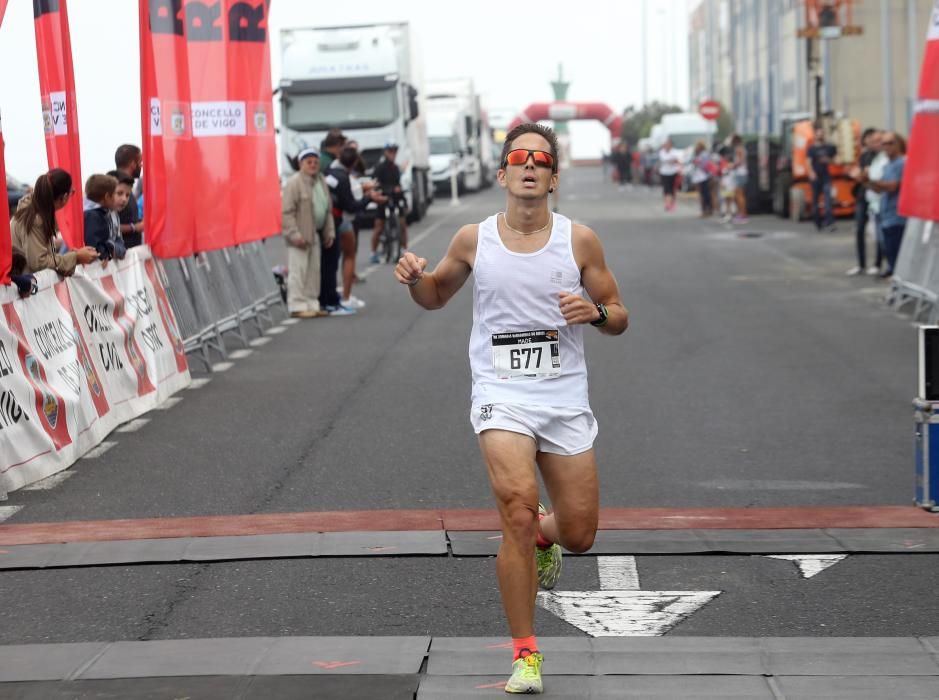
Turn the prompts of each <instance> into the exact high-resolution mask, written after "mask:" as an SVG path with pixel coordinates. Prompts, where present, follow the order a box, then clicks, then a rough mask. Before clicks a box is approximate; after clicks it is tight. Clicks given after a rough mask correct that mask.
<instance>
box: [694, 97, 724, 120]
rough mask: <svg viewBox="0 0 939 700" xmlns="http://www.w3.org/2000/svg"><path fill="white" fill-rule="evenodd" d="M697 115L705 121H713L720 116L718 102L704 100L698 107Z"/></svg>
mask: <svg viewBox="0 0 939 700" xmlns="http://www.w3.org/2000/svg"><path fill="white" fill-rule="evenodd" d="M698 114H700V115H701V116H702V117H704V118H705V119H710V120H712V121H713V120H715V119H717V118H718V117H719V116H721V105H720V102H717V101H715V100H705V101H704V102H702V103H701V104H699V105H698Z"/></svg>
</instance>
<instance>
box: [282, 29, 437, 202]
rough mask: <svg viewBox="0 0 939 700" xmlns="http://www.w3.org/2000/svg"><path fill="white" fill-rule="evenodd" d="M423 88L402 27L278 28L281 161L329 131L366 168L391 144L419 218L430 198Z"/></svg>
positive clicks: (409, 40)
mask: <svg viewBox="0 0 939 700" xmlns="http://www.w3.org/2000/svg"><path fill="white" fill-rule="evenodd" d="M421 89H422V81H421V72H420V61H419V60H418V58H417V57H416V56H415V48H414V42H413V40H412V37H411V33H410V29H409V27H408V24H407V23H406V22H396V23H387V24H367V25H349V26H337V27H310V28H289V29H283V30H282V31H281V80H280V84H279V92H280V101H281V134H280V136H281V138H280V143H281V150H282V156H283V157H282V162H283V163H284V165H287V164H288V163H290V161H291V159H292V158H295V157H296V155H297V153H298V152H299V151H300V149H302V148H304V147H306V146H316V147H319V145H320V142H321V141H322V140H323V138H325V136H326V133H327V132H328V131H329V130H330V129H332V128H339V129H342V133H343V134H345V135H346V136H347V137H348V138H349V139H351V140H354V141H357V142H358V144H359V150H360V152H361V153H362V157H363V159H364V160H365V164H366V167H367V169H369V170H370V169H371V168H373V167H374V166H375V164H376V163H377V162H378V161H379V160H380V158H381V156H382V153H383V151H384V147H385V144H388V143H396V144H397V145H398V157H397V160H396V162H397V163H398V166H399V167H400V168H401V185H402V188H403V189H404V191H405V195H406V196H407V199H408V206H409V209H410V212H411V214H410V216H411V218H412V220H417V219H420V218H421V217H423V216H424V214H425V212H426V211H427V207H428V206H429V204H430V203H431V201H432V200H433V188H432V187H431V186H430V160H429V156H430V154H429V145H428V141H427V127H426V121H425V106H424V96H423V95H422V94H421ZM291 165H292V164H291ZM285 170H286V168H285ZM288 172H289V171H288Z"/></svg>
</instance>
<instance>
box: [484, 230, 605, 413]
mask: <svg viewBox="0 0 939 700" xmlns="http://www.w3.org/2000/svg"><path fill="white" fill-rule="evenodd" d="M497 216H498V215H496V216H490V217H489V218H488V219H486V220H485V221H483V222H482V223H481V224H480V225H479V235H478V237H477V243H476V264H475V267H474V269H473V277H474V282H473V332H472V334H471V335H470V344H469V358H470V369H471V370H472V373H473V406H474V407H475V406H482V405H485V404H490V403H514V404H528V405H536V406H576V407H580V408H589V407H590V403H589V401H588V398H587V365H586V362H585V361H584V327H583V325H575V326H568V325H567V323H566V321H565V320H564V317H563V316H562V315H561V310H560V308H559V307H558V303H559V301H560V298H559V297H558V293H559V292H562V291H564V292H569V293H571V294H577V295H579V296H584V288H583V285H582V284H581V279H580V268H579V267H578V266H577V262H576V261H575V259H574V249H573V246H572V244H571V221H570V219H568V218H567V217H565V216H561V215H560V214H555V215H554V225H553V226H552V228H551V236H550V238H549V239H548V242H547V244H546V245H545V246H544V247H543V248H542V249H541V250H538V251H536V252H534V253H513V252H512V251H510V250H508V249H507V248H506V247H505V245H504V244H503V243H502V239H501V238H500V237H499V230H498V226H497V223H496V221H497ZM494 336H495V337H494ZM558 365H559V366H558Z"/></svg>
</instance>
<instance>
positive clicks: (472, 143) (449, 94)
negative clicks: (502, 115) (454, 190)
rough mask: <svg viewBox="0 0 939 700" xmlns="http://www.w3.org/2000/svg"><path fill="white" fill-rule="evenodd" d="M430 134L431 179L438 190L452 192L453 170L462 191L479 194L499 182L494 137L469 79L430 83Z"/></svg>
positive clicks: (428, 90)
mask: <svg viewBox="0 0 939 700" xmlns="http://www.w3.org/2000/svg"><path fill="white" fill-rule="evenodd" d="M427 107H428V114H429V116H428V133H429V134H430V137H431V151H432V158H431V176H432V179H433V183H434V187H435V188H436V189H437V190H448V189H449V188H450V183H451V167H455V168H456V177H457V184H458V187H459V188H460V189H461V190H462V189H465V190H468V191H470V192H475V191H477V190H480V189H482V188H483V187H488V186H489V185H491V184H492V182H493V181H494V179H495V171H496V168H495V167H494V162H493V157H492V134H491V132H490V130H489V125H488V119H487V117H486V114H485V112H484V111H483V109H482V107H481V105H480V98H479V95H478V94H477V93H476V91H475V88H474V87H473V81H472V80H469V79H459V80H441V81H435V82H432V83H428V86H427Z"/></svg>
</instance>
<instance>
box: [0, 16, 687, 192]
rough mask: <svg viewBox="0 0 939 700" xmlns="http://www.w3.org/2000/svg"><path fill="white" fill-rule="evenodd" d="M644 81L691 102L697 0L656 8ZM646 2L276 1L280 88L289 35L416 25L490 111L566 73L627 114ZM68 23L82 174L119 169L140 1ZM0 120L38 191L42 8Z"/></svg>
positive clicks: (9, 31) (135, 104)
mask: <svg viewBox="0 0 939 700" xmlns="http://www.w3.org/2000/svg"><path fill="white" fill-rule="evenodd" d="M645 3H646V6H647V9H646V13H645V14H646V31H645V35H646V36H647V37H648V38H649V40H648V45H647V46H646V47H645V52H646V56H647V58H648V62H647V69H646V71H645V78H646V80H647V94H648V97H649V99H650V100H652V99H660V100H661V99H665V100H668V101H670V102H677V103H678V104H681V105H684V104H685V103H686V102H687V99H688V97H687V95H688V69H687V64H688V59H687V51H688V47H687V43H688V38H687V37H688V20H687V17H688V10H689V8H690V7H693V6H694V5H695V4H697V0H645ZM642 5H643V0H579V1H577V2H565V3H560V2H558V3H555V2H545V3H540V4H535V3H507V2H505V1H504V0H499V1H497V0H475V1H474V2H460V3H457V2H435V3H429V2H426V1H425V2H411V1H409V0H397V2H388V1H387V0H383V1H382V2H378V1H377V0H353V1H352V2H324V1H323V0H273V5H272V9H271V17H270V22H271V30H272V31H271V53H272V71H273V83H274V85H276V84H277V83H278V82H279V79H280V75H279V72H280V67H279V60H278V54H279V50H280V46H279V32H280V29H281V28H283V27H291V26H325V25H334V24H351V23H356V24H358V23H367V22H381V21H402V20H404V21H408V22H410V23H411V26H412V31H413V33H414V34H415V35H416V36H417V38H418V42H419V46H420V50H421V53H422V54H423V57H424V75H425V78H453V77H465V76H468V77H472V78H474V79H475V82H476V85H477V88H478V89H479V91H480V92H481V93H482V94H483V96H484V100H485V104H486V105H487V107H488V108H489V109H490V110H493V111H494V110H499V111H503V110H511V111H517V110H519V109H522V108H524V107H525V106H526V105H528V104H530V103H531V102H537V101H546V100H550V99H551V98H552V93H551V87H550V85H549V84H548V83H549V82H550V81H551V80H553V79H554V78H555V76H556V74H557V66H558V63H563V64H564V75H565V77H566V78H567V79H568V80H570V81H571V88H570V91H569V93H568V97H569V99H571V100H574V101H581V100H582V101H598V102H606V103H607V104H609V105H610V107H611V108H612V109H614V110H615V111H617V112H620V111H622V110H623V109H624V108H625V107H626V106H628V105H638V104H640V103H641V102H642V94H643V69H642V67H643V63H644V61H643V55H642V54H643V42H642V36H643V31H642V14H643V13H642ZM69 24H70V29H71V36H72V54H73V59H74V64H75V83H76V88H75V89H76V92H77V99H78V118H79V129H80V132H81V145H82V149H81V150H82V172H83V175H84V176H85V177H87V175H89V174H91V173H92V172H103V171H106V170H110V169H111V168H113V154H114V149H115V147H116V146H117V145H119V144H120V143H123V142H130V143H140V133H141V131H140V106H139V105H140V98H139V90H140V82H139V48H138V40H137V2H136V0H70V2H69ZM0 71H2V76H3V77H2V80H0V114H2V117H3V135H4V139H5V141H6V166H7V172H8V173H9V174H10V175H13V176H14V177H17V178H19V179H22V180H29V181H32V180H34V179H35V178H36V176H37V175H38V174H39V173H41V172H43V171H45V169H46V167H47V166H46V151H45V143H44V140H43V130H42V110H41V107H40V99H39V77H38V72H37V66H36V46H35V34H34V31H33V20H32V2H30V1H29V0H9V7H8V8H7V12H6V17H5V18H4V20H3V26H2V27H0ZM571 140H572V149H573V153H574V156H575V157H592V156H597V155H599V153H600V151H601V149H606V148H608V147H609V136H608V132H607V131H606V129H605V128H604V127H602V126H600V125H599V124H598V123H595V122H576V123H574V124H573V125H572V127H571Z"/></svg>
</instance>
